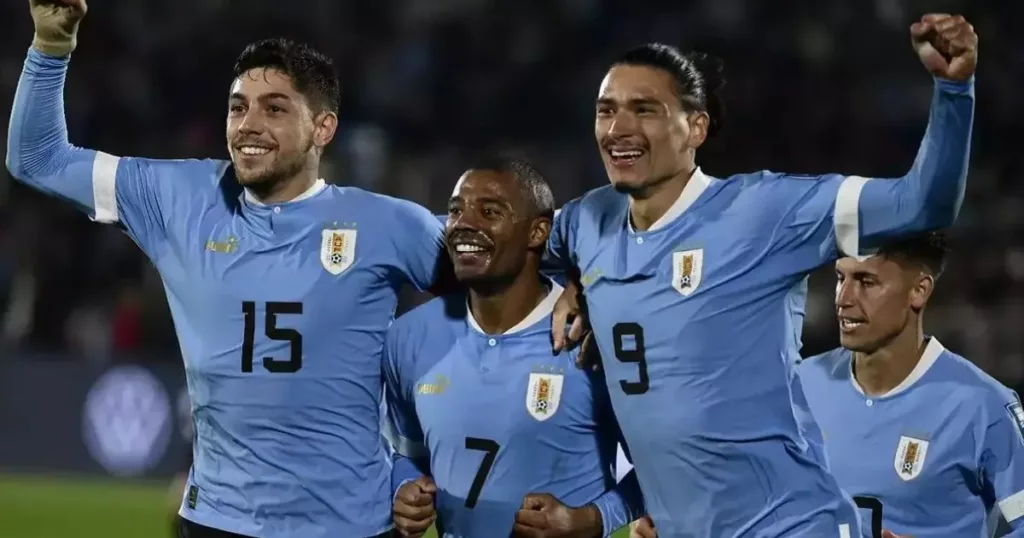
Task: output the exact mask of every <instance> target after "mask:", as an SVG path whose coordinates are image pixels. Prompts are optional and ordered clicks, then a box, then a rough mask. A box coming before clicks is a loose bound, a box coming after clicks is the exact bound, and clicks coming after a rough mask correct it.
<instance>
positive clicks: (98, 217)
mask: <svg viewBox="0 0 1024 538" xmlns="http://www.w3.org/2000/svg"><path fill="white" fill-rule="evenodd" d="M120 160H121V158H120V157H115V156H113V155H110V154H108V153H103V152H102V151H97V152H96V158H95V159H94V160H93V162H92V203H93V207H94V208H95V209H94V213H95V214H94V215H93V217H92V220H94V221H96V222H103V223H106V224H112V223H115V222H117V221H118V214H117V163H118V162H119V161H120Z"/></svg>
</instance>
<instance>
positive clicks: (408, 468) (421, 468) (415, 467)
mask: <svg viewBox="0 0 1024 538" xmlns="http://www.w3.org/2000/svg"><path fill="white" fill-rule="evenodd" d="M428 474H430V473H429V472H428V469H427V468H426V465H424V464H423V463H422V462H420V463H417V462H416V461H415V460H413V459H412V458H407V457H405V456H403V455H401V454H399V453H397V452H396V453H395V456H394V462H393V464H392V467H391V492H392V495H394V494H395V493H397V492H398V488H401V487H402V485H403V484H405V483H406V482H411V481H413V480H416V479H417V478H419V477H421V476H426V475H428Z"/></svg>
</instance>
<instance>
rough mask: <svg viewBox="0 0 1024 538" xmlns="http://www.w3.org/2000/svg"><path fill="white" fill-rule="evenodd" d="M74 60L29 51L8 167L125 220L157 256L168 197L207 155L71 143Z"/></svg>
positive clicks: (106, 219)
mask: <svg viewBox="0 0 1024 538" xmlns="http://www.w3.org/2000/svg"><path fill="white" fill-rule="evenodd" d="M67 67H68V59H67V58H54V57H50V56H46V55H44V54H42V53H40V52H38V51H36V50H34V49H33V50H30V51H29V53H28V57H27V59H26V60H25V65H24V68H23V70H22V74H21V79H20V80H19V82H18V90H17V93H16V94H15V97H14V107H13V109H12V111H11V121H10V126H9V129H8V138H7V168H8V170H9V171H10V172H11V175H12V176H14V177H15V178H16V179H18V180H19V181H21V182H23V183H25V184H27V185H29V186H31V187H33V188H35V189H37V190H39V191H42V192H44V193H47V194H51V195H54V196H57V197H60V198H63V199H65V200H68V201H70V202H72V203H73V204H75V205H76V206H78V207H79V208H81V209H82V210H83V211H85V212H86V213H88V215H89V217H90V218H92V219H93V220H94V221H97V222H103V223H110V224H119V225H121V226H123V227H124V228H125V229H126V231H127V232H128V233H129V235H130V236H132V238H133V239H135V241H136V242H137V243H138V244H139V245H140V246H141V247H142V248H143V250H145V251H146V252H147V253H149V254H150V255H151V256H152V255H153V253H154V251H155V250H156V249H157V246H158V244H159V243H160V242H161V240H162V239H163V238H164V237H165V234H166V226H165V223H166V220H165V217H166V215H165V214H164V213H166V212H169V211H170V210H171V209H170V207H169V206H170V203H169V202H168V199H169V198H170V196H171V192H172V191H173V190H182V189H184V190H188V187H181V186H179V185H180V181H178V180H180V178H181V176H183V175H194V174H193V172H196V170H195V169H196V168H197V167H200V168H202V171H203V172H209V165H208V164H204V162H202V161H159V160H150V159H137V158H127V157H126V158H121V157H115V156H113V155H109V154H106V153H103V152H99V151H95V150H91V149H83V148H79V147H75V146H73V145H71V143H70V142H69V141H68V131H67V124H66V122H65V117H64V95H63V92H64V79H65V76H66V74H67Z"/></svg>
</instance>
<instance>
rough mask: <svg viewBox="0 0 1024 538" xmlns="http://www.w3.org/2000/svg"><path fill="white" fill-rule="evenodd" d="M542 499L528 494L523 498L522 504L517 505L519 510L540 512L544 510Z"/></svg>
mask: <svg viewBox="0 0 1024 538" xmlns="http://www.w3.org/2000/svg"><path fill="white" fill-rule="evenodd" d="M545 504H546V503H545V502H544V498H543V497H541V496H540V495H534V494H532V493H531V494H529V495H526V496H525V497H523V502H522V503H520V504H519V509H520V510H540V509H542V508H544V505H545Z"/></svg>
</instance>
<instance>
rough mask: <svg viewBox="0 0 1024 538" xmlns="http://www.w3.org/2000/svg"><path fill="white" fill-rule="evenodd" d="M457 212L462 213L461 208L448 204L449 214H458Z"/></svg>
mask: <svg viewBox="0 0 1024 538" xmlns="http://www.w3.org/2000/svg"><path fill="white" fill-rule="evenodd" d="M459 213H462V209H460V208H458V207H456V206H448V214H449V215H458V214H459Z"/></svg>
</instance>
